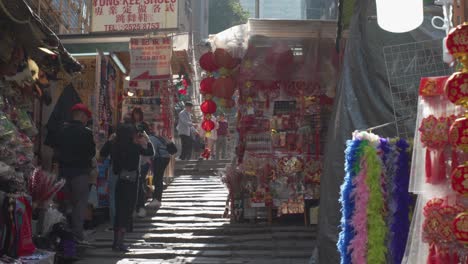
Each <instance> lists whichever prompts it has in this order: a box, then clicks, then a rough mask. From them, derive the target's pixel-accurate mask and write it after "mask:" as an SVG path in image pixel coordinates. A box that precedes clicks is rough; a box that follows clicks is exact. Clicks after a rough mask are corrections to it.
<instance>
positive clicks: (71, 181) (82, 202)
mask: <svg viewBox="0 0 468 264" xmlns="http://www.w3.org/2000/svg"><path fill="white" fill-rule="evenodd" d="M71 111H72V119H73V120H72V121H70V122H69V123H66V124H65V125H64V126H63V128H62V129H61V130H60V132H59V134H58V139H57V149H56V150H57V158H58V162H59V175H60V177H61V178H65V179H66V184H65V191H66V192H67V193H68V194H69V198H70V202H71V206H72V212H71V226H72V231H73V235H74V236H75V240H76V241H77V242H78V243H83V244H86V243H87V242H86V241H85V238H84V234H83V222H84V215H85V213H86V208H87V205H88V195H89V187H88V179H89V174H90V172H91V168H92V160H93V158H94V156H95V154H96V145H95V143H94V139H93V133H92V132H91V130H90V129H89V128H87V127H86V124H87V123H88V121H89V120H90V119H91V111H89V109H88V108H87V107H86V106H85V105H84V104H81V103H80V104H76V105H74V106H73V107H72V109H71Z"/></svg>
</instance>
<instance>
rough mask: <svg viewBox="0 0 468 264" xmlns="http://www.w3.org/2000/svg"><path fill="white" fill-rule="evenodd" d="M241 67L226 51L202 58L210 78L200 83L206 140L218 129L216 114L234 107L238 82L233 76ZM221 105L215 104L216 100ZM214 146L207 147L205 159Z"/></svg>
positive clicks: (201, 64) (217, 50) (201, 63)
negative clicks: (234, 96) (238, 67)
mask: <svg viewBox="0 0 468 264" xmlns="http://www.w3.org/2000/svg"><path fill="white" fill-rule="evenodd" d="M238 65H239V60H238V59H235V58H233V57H232V56H231V54H230V53H229V52H228V51H226V50H224V49H216V50H215V51H214V52H211V51H210V52H206V53H205V54H203V55H202V56H201V57H200V66H201V67H202V69H203V70H205V71H206V72H207V73H208V76H207V77H206V78H204V79H203V80H202V81H201V82H200V93H201V94H202V95H203V97H204V101H203V102H202V104H201V105H200V110H201V111H202V113H203V121H202V123H201V129H203V131H204V136H205V137H206V138H208V139H209V138H211V137H212V131H213V130H214V129H215V127H216V124H215V122H216V119H215V118H214V116H213V115H214V114H215V113H216V111H217V110H218V111H219V110H223V112H226V110H228V109H231V108H232V107H234V105H235V103H234V100H233V99H232V97H233V95H234V92H235V90H236V82H235V80H234V79H233V77H232V75H233V73H234V72H235V69H236V68H237V66H238ZM214 97H216V99H217V101H218V102H219V103H216V102H215V98H214ZM212 147H213V146H211V145H209V144H208V145H207V147H206V148H205V149H204V151H203V152H202V154H201V156H202V157H203V158H205V159H209V158H210V157H211V154H210V153H211V152H212V149H211V148H212Z"/></svg>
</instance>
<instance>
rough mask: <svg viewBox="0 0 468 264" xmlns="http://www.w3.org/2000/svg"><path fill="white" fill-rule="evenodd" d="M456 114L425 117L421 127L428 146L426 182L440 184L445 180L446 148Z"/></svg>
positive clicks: (424, 141)
mask: <svg viewBox="0 0 468 264" xmlns="http://www.w3.org/2000/svg"><path fill="white" fill-rule="evenodd" d="M454 119H455V116H450V117H439V118H437V117H435V116H433V115H430V116H428V117H426V118H424V119H423V120H422V122H421V126H420V127H419V132H420V133H421V142H422V143H423V145H424V147H425V148H426V182H428V183H431V184H440V183H443V182H444V181H445V173H446V166H445V155H444V149H445V147H446V146H447V144H448V140H449V138H448V134H449V129H450V124H451V123H452V122H453V120H454Z"/></svg>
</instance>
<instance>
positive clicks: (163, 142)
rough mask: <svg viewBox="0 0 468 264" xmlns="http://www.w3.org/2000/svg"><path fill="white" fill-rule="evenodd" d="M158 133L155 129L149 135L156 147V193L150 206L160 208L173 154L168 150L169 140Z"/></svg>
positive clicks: (154, 167) (154, 178) (154, 175)
mask: <svg viewBox="0 0 468 264" xmlns="http://www.w3.org/2000/svg"><path fill="white" fill-rule="evenodd" d="M156 133H157V132H156V130H155V129H153V133H152V134H151V135H150V136H149V138H150V140H151V143H152V144H153V147H154V160H153V168H152V169H153V184H154V193H153V201H151V203H150V207H155V208H156V209H159V208H160V207H161V200H162V194H163V188H164V172H165V171H166V167H167V165H168V164H169V161H170V160H171V154H169V152H168V151H167V143H168V140H167V139H166V138H164V137H163V136H162V135H156Z"/></svg>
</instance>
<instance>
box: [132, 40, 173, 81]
mask: <svg viewBox="0 0 468 264" xmlns="http://www.w3.org/2000/svg"><path fill="white" fill-rule="evenodd" d="M171 56H172V39H171V38H169V37H157V38H132V39H130V80H132V81H143V80H163V79H170V77H171V75H170V74H171Z"/></svg>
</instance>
